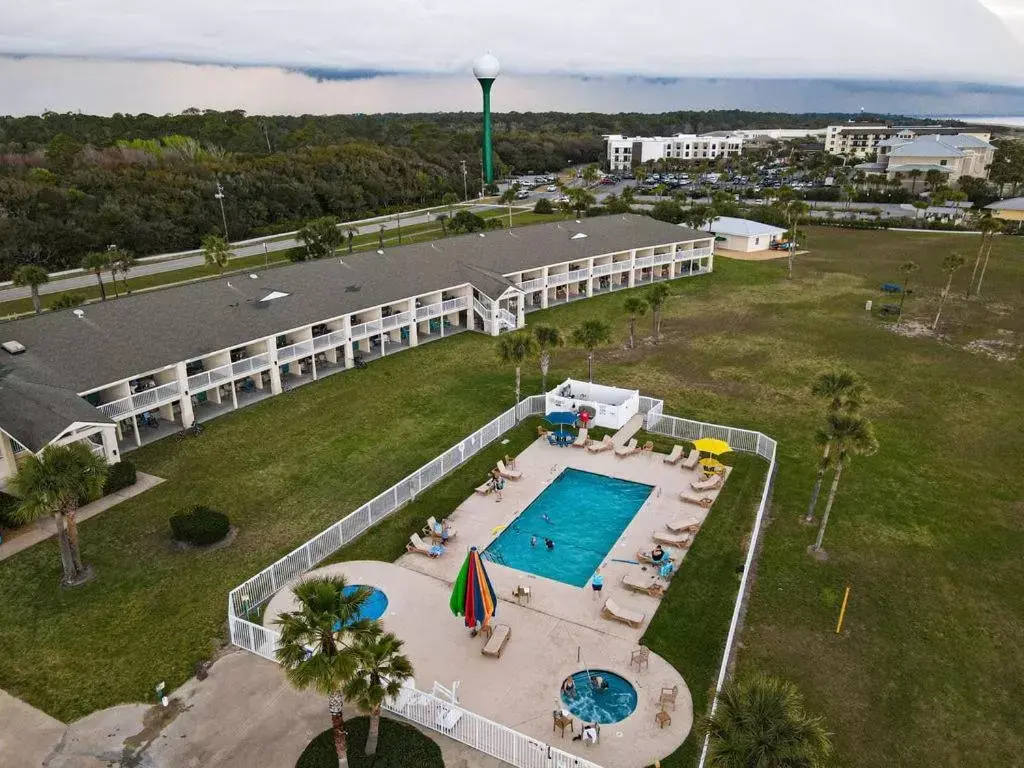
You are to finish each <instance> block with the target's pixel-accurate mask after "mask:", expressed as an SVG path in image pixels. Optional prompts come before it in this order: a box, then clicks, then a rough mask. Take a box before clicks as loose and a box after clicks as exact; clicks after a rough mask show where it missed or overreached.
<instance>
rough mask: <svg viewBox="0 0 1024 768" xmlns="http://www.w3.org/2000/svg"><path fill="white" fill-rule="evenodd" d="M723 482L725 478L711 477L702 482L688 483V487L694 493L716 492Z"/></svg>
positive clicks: (719, 476)
mask: <svg viewBox="0 0 1024 768" xmlns="http://www.w3.org/2000/svg"><path fill="white" fill-rule="evenodd" d="M724 482H725V478H723V477H722V476H721V475H712V476H711V477H708V478H706V479H704V480H695V481H694V482H692V483H690V487H691V488H693V490H695V491H717V490H718V489H719V488H721V487H722V483H724Z"/></svg>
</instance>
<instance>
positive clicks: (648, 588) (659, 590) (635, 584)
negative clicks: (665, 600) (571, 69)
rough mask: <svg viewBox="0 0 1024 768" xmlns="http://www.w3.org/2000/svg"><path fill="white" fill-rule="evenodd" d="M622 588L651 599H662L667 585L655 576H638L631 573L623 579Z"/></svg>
mask: <svg viewBox="0 0 1024 768" xmlns="http://www.w3.org/2000/svg"><path fill="white" fill-rule="evenodd" d="M622 586H624V587H625V588H626V589H629V590H632V591H633V592H643V593H644V594H645V595H650V596H651V597H661V596H662V595H664V594H665V585H664V584H662V583H661V582H660V581H659V580H658V579H657V578H655V577H654V576H638V575H637V574H635V573H633V572H629V573H627V574H625V575H624V576H623V577H622Z"/></svg>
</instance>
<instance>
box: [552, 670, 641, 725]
mask: <svg viewBox="0 0 1024 768" xmlns="http://www.w3.org/2000/svg"><path fill="white" fill-rule="evenodd" d="M591 675H594V676H597V677H602V678H604V680H605V682H607V683H608V687H607V688H600V689H597V688H595V687H594V686H593V685H591V683H590V676H591ZM572 682H573V684H574V685H575V687H576V693H575V695H573V696H570V695H569V694H566V693H563V694H562V704H564V705H565V708H566V709H568V710H569V711H570V712H572V713H573V714H574V715H575V716H576V717H578V718H579V719H580V720H581V721H582V722H584V723H602V724H605V723H617V722H619V721H620V720H625V719H626V718H627V717H629V716H630V715H631V714H633V710H635V709H636V702H637V695H636V688H634V687H633V685H632V684H631V683H630V682H629V681H628V680H626V679H625V678H624V677H620V676H619V675H616V674H615V673H614V672H608V671H607V670H604V669H590V670H586V669H585V670H583V671H582V672H577V673H575V674H574V675H572Z"/></svg>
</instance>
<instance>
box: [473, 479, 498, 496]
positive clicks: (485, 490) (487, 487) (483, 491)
mask: <svg viewBox="0 0 1024 768" xmlns="http://www.w3.org/2000/svg"><path fill="white" fill-rule="evenodd" d="M493 490H494V485H492V484H491V479H490V478H487V480H486V481H485V482H484V484H483V485H478V486H477V487H476V492H477V493H479V494H480V495H481V496H486V495H487V494H489V493H490V492H491V491H493Z"/></svg>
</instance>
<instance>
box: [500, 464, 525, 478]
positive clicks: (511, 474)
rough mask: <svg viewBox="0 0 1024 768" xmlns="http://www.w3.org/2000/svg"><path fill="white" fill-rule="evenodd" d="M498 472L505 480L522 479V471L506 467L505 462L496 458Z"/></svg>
mask: <svg viewBox="0 0 1024 768" xmlns="http://www.w3.org/2000/svg"><path fill="white" fill-rule="evenodd" d="M498 474H499V475H501V476H502V477H504V478H505V479H506V480H522V479H523V473H522V472H520V471H519V470H518V469H506V468H505V462H504V461H502V460H501V459H498Z"/></svg>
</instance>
